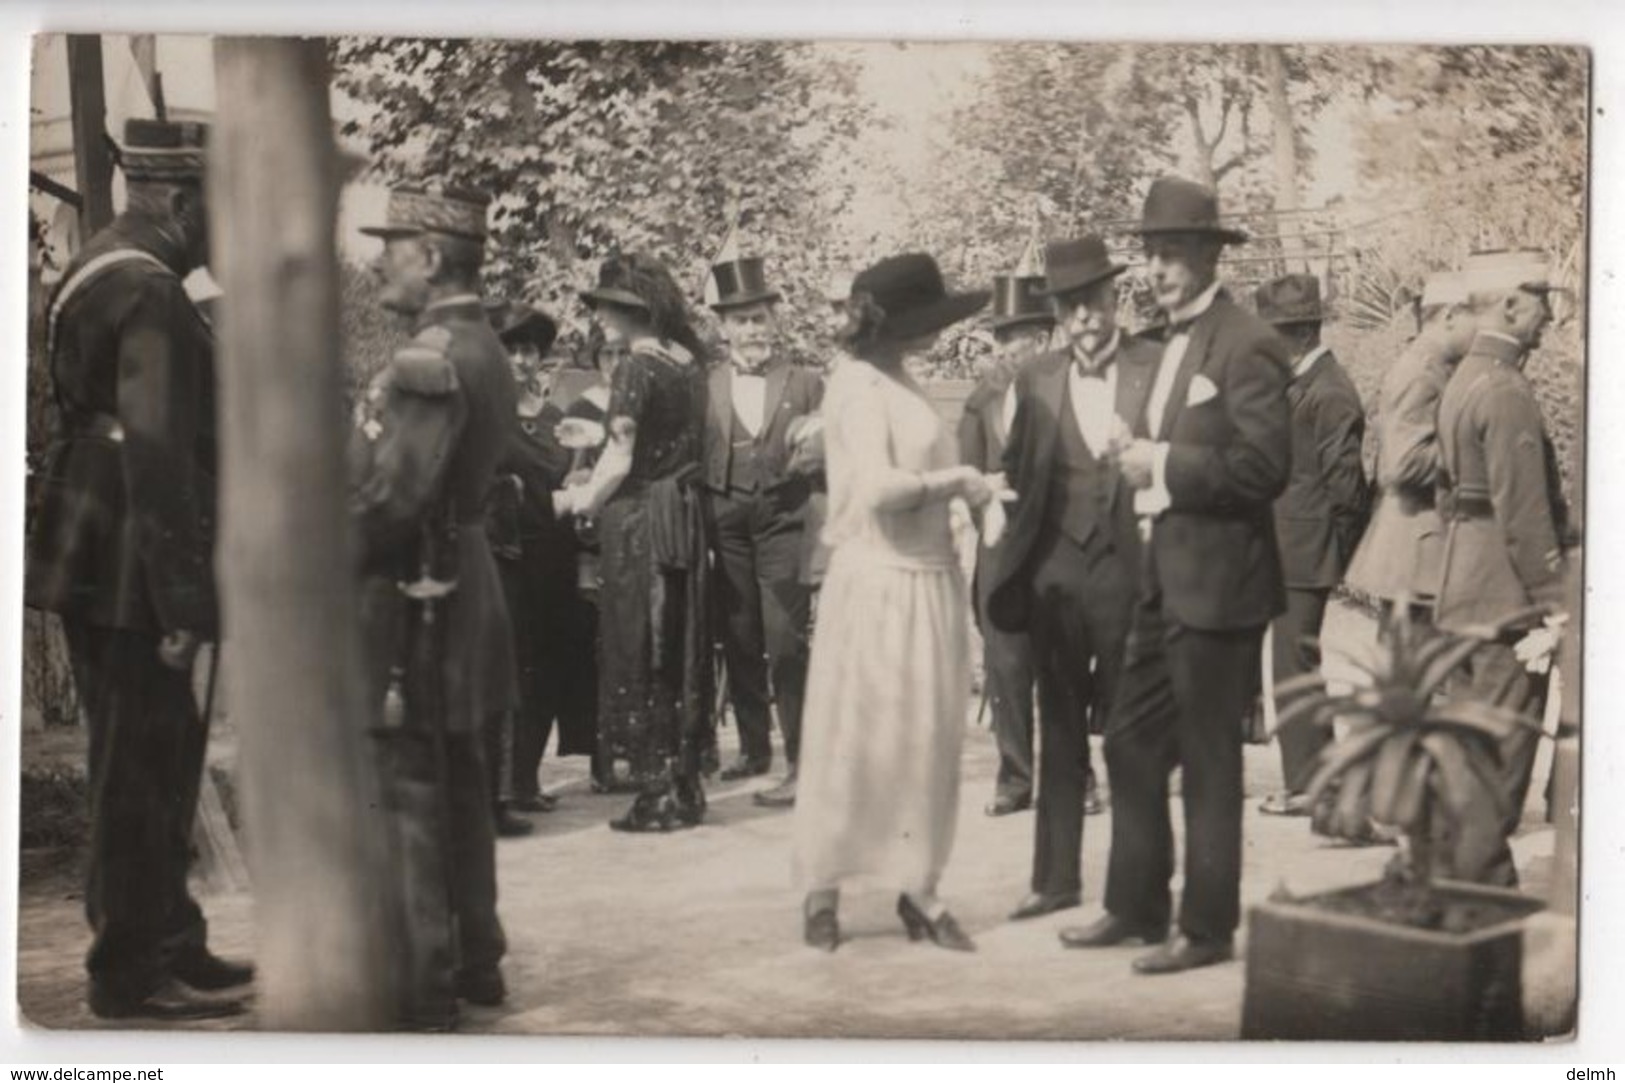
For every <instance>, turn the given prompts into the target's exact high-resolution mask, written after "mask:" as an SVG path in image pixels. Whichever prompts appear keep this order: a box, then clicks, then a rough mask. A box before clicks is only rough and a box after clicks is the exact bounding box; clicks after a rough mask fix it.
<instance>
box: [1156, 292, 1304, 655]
mask: <svg viewBox="0 0 1625 1083" xmlns="http://www.w3.org/2000/svg"><path fill="white" fill-rule="evenodd" d="M1289 374H1290V369H1289V367H1288V365H1287V347H1286V343H1285V342H1283V341H1282V340H1281V338H1280V336H1279V335H1277V334H1276V333H1275V332H1274V331H1273V330H1272V329H1271V328H1270V327H1269V325H1268V324H1266V323H1264V322H1263V321H1262V320H1260V319H1259V318H1258V317H1257V316H1254V315H1253V314H1251V313H1250V312H1247V311H1245V310H1243V309H1242V308H1240V307H1238V306H1237V305H1236V303H1235V302H1234V301H1232V300H1230V298H1229V296H1228V295H1226V294H1225V293H1224V292H1223V291H1220V293H1219V296H1218V297H1217V298H1216V299H1215V300H1214V302H1213V305H1212V307H1210V308H1209V309H1208V310H1207V311H1206V312H1205V313H1203V314H1202V315H1201V316H1200V317H1198V318H1197V320H1196V322H1195V323H1194V324H1193V325H1192V326H1191V331H1190V343H1189V345H1188V346H1187V348H1186V350H1185V356H1184V358H1183V359H1182V360H1181V363H1180V366H1179V369H1178V371H1177V373H1176V375H1175V377H1174V382H1173V388H1172V390H1171V392H1170V394H1169V396H1168V405H1167V407H1166V408H1165V410H1164V411H1163V417H1162V425H1161V427H1160V428H1159V430H1158V431H1157V432H1154V433H1153V432H1150V431H1149V416H1148V415H1149V399H1148V400H1147V410H1146V411H1145V412H1143V413H1142V414H1141V416H1140V419H1139V424H1138V428H1137V432H1138V433H1139V434H1141V435H1146V436H1149V437H1150V438H1151V439H1152V440H1156V441H1160V442H1166V443H1168V444H1169V445H1170V447H1169V452H1168V464H1167V482H1168V492H1169V497H1170V500H1171V505H1170V507H1169V508H1168V510H1166V511H1165V512H1163V514H1162V515H1161V516H1160V517H1159V518H1158V520H1157V523H1156V526H1155V529H1154V530H1153V531H1152V535H1151V574H1152V576H1153V577H1154V581H1153V585H1155V586H1157V587H1160V588H1161V591H1162V609H1163V612H1164V614H1166V615H1167V616H1169V617H1171V618H1173V619H1174V620H1176V621H1178V622H1179V623H1181V624H1184V625H1186V626H1188V627H1191V628H1199V629H1204V630H1208V631H1224V630H1237V629H1243V628H1256V627H1262V626H1263V625H1265V624H1268V623H1269V622H1270V621H1271V620H1272V619H1274V617H1275V616H1276V615H1277V614H1278V613H1280V612H1282V611H1283V610H1284V609H1285V608H1286V592H1285V590H1284V589H1283V587H1282V582H1281V555H1280V552H1279V550H1278V549H1277V547H1276V541H1275V521H1274V514H1273V511H1272V505H1273V503H1274V501H1275V498H1276V497H1277V496H1279V495H1281V492H1282V490H1283V489H1285V488H1286V482H1287V476H1288V474H1289V472H1290V470H1291V465H1292V418H1291V409H1290V407H1289V406H1288V405H1287V399H1286V384H1287V378H1288V376H1289ZM1197 377H1201V378H1202V380H1201V382H1198V381H1197ZM1193 386H1194V387H1198V388H1207V387H1209V386H1211V388H1212V389H1213V392H1214V393H1213V394H1212V395H1211V397H1205V400H1204V401H1201V402H1191V401H1190V399H1191V396H1192V389H1193ZM1198 397H1203V396H1201V394H1200V393H1198Z"/></svg>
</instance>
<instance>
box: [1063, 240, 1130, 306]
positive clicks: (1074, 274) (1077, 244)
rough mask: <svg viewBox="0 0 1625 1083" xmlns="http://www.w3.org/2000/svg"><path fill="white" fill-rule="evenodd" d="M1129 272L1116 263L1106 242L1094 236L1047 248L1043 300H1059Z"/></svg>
mask: <svg viewBox="0 0 1625 1083" xmlns="http://www.w3.org/2000/svg"><path fill="white" fill-rule="evenodd" d="M1126 270H1128V268H1127V267H1126V266H1124V265H1123V264H1120V263H1113V262H1112V258H1111V256H1110V255H1108V254H1107V252H1106V242H1105V241H1103V240H1101V239H1100V238H1099V237H1097V236H1095V235H1094V234H1092V233H1091V234H1089V235H1088V236H1087V237H1083V238H1081V239H1079V240H1075V241H1051V242H1050V243H1049V244H1048V245H1045V246H1044V296H1046V297H1060V296H1062V295H1064V294H1068V293H1075V292H1077V291H1078V290H1081V289H1085V288H1087V287H1089V286H1093V285H1094V284H1095V283H1096V282H1104V281H1105V280H1106V279H1108V278H1115V277H1117V276H1118V275H1120V274H1122V273H1123V272H1124V271H1126Z"/></svg>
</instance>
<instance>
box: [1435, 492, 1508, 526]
mask: <svg viewBox="0 0 1625 1083" xmlns="http://www.w3.org/2000/svg"><path fill="white" fill-rule="evenodd" d="M1439 514H1440V515H1442V516H1444V518H1446V519H1448V520H1450V521H1451V522H1461V521H1463V520H1467V519H1493V518H1494V517H1495V505H1493V504H1491V503H1490V498H1489V497H1487V496H1478V495H1470V496H1469V495H1463V494H1461V493H1448V492H1447V493H1441V494H1439Z"/></svg>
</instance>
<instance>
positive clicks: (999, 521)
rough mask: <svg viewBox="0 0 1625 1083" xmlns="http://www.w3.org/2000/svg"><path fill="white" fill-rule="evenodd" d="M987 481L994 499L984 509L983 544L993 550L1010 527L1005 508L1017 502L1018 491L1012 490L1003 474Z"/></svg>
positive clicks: (992, 476) (990, 476)
mask: <svg viewBox="0 0 1625 1083" xmlns="http://www.w3.org/2000/svg"><path fill="white" fill-rule="evenodd" d="M987 480H988V483H989V485H990V486H991V487H992V489H993V499H992V500H989V501H988V502H987V506H986V507H984V508H983V509H982V544H983V545H986V546H987V547H988V548H989V549H991V548H993V547H994V546H996V545H998V544H999V539H1000V538H1002V537H1004V531H1005V528H1006V527H1007V526H1009V525H1010V516H1009V513H1007V512H1006V511H1005V510H1004V506H1005V505H1006V504H1010V503H1013V502H1014V501H1015V499H1016V491H1015V490H1014V489H1012V488H1010V483H1009V481H1007V480H1006V479H1005V476H1004V475H1003V474H989V475H988V478H987Z"/></svg>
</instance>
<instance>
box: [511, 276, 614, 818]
mask: <svg viewBox="0 0 1625 1083" xmlns="http://www.w3.org/2000/svg"><path fill="white" fill-rule="evenodd" d="M487 313H488V314H489V315H490V316H491V318H492V324H493V326H494V327H495V328H496V331H497V337H498V338H499V339H500V340H501V342H502V345H503V346H504V347H505V348H506V349H507V350H508V357H509V360H510V361H511V363H512V365H513V371H514V379H515V382H516V383H517V385H518V390H519V412H518V424H517V426H516V427H515V428H514V431H513V442H512V443H511V444H509V446H508V449H507V452H506V454H505V456H504V457H503V460H502V463H501V465H500V466H499V468H498V469H499V470H500V471H501V474H500V475H499V476H498V478H497V485H496V488H495V489H494V490H493V491H492V501H491V514H490V517H489V518H490V522H491V544H492V549H493V550H494V552H495V553H496V556H497V565H498V567H499V568H500V569H501V572H502V585H503V591H504V596H505V598H506V600H507V604H508V618H509V620H510V621H511V622H512V624H513V640H514V656H515V659H516V661H517V663H518V667H519V668H518V674H519V707H518V709H517V710H516V711H515V712H514V715H513V726H512V735H511V736H512V740H511V744H509V745H507V746H504V745H503V744H501V743H495V744H492V745H488V746H487V748H486V754H487V756H488V757H490V760H491V762H489V763H488V764H487V768H488V769H489V771H490V777H491V780H492V795H493V796H497V795H498V794H499V793H500V792H501V790H502V789H503V787H504V785H505V786H507V787H511V790H510V795H509V800H508V803H507V807H506V808H503V809H501V810H499V813H498V819H497V834H498V835H502V836H514V835H524V834H529V833H530V831H531V825H530V822H529V821H528V820H524V819H521V818H519V817H517V816H514V815H513V813H512V812H511V811H509V810H510V809H517V810H519V811H521V812H548V811H550V810H551V809H552V808H553V807H554V805H555V804H556V800H557V799H556V798H554V797H553V796H552V795H551V794H544V793H543V792H542V791H541V788H540V785H539V783H538V779H537V772H538V770H539V769H540V767H541V762H542V753H543V751H544V750H545V749H546V748H547V743H548V739H549V737H550V736H551V734H552V731H553V725H554V723H555V722H557V723H558V726H559V749H558V751H559V755H561V756H592V755H594V754H595V753H596V751H597V732H598V721H597V712H598V706H597V704H598V690H597V674H598V662H597V652H596V649H595V646H594V644H595V641H596V637H597V629H598V621H597V617H596V613H595V611H594V610H593V607H592V603H591V602H590V601H588V600H587V599H586V598H585V597H583V596H582V593H581V591H580V590H579V589H578V576H577V558H578V556H579V554H580V548H581V546H580V542H579V540H578V539H577V537H576V532H575V529H574V526H573V524H572V523H571V521H570V520H568V519H560V518H558V517H557V516H555V515H554V514H553V503H552V494H553V492H555V491H556V490H558V489H560V488H562V487H563V485H564V482H565V479H566V478H567V477H568V475H569V473H570V468H571V465H572V461H573V456H572V452H571V450H570V449H569V448H566V447H564V446H563V445H562V444H561V443H560V442H559V439H558V436H557V433H556V432H555V430H556V429H557V428H558V425H559V423H560V422H561V421H563V420H564V418H565V413H564V410H562V409H561V408H560V405H559V403H558V402H557V401H556V400H557V398H558V396H557V395H556V394H555V393H554V392H555V387H554V379H555V376H556V375H557V373H558V365H557V363H556V361H553V360H551V359H549V358H548V350H550V349H551V348H552V345H553V341H554V339H555V338H556V337H557V334H558V325H557V324H556V323H555V322H554V320H553V318H552V317H551V316H549V315H548V314H547V313H545V312H543V311H541V310H540V309H538V308H533V307H532V306H530V305H525V304H513V303H499V304H497V305H495V306H490V305H488V306H487ZM510 759H511V768H512V769H511V772H510V775H509V777H508V778H507V779H503V778H501V777H500V775H499V771H500V768H501V767H502V765H503V764H504V763H508V762H509V761H510Z"/></svg>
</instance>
